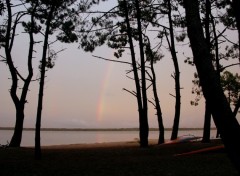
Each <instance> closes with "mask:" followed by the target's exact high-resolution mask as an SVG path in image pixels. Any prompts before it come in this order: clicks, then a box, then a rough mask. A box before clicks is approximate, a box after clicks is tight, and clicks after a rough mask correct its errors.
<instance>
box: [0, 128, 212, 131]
mask: <svg viewBox="0 0 240 176" xmlns="http://www.w3.org/2000/svg"><path fill="white" fill-rule="evenodd" d="M13 129H14V128H13V127H0V130H13ZM211 129H212V130H215V129H216V128H211ZM23 130H24V131H34V130H35V128H24V129H23ZM41 130H42V131H139V129H138V128H42V129H41ZM149 130H150V131H158V128H150V129H149ZM165 130H166V131H171V130H172V128H165ZM179 130H180V131H193V130H203V128H179Z"/></svg>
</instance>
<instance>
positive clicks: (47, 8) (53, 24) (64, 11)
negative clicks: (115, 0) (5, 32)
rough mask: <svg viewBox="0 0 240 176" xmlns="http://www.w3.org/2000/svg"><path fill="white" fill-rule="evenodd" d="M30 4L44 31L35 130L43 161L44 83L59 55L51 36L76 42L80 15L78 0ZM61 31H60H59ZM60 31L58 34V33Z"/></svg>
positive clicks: (37, 155) (42, 0) (38, 154)
mask: <svg viewBox="0 0 240 176" xmlns="http://www.w3.org/2000/svg"><path fill="white" fill-rule="evenodd" d="M26 2H28V3H30V7H29V11H30V12H31V9H35V10H34V12H36V13H34V14H33V13H31V15H32V16H34V17H35V18H36V20H37V22H38V23H39V25H40V26H41V30H42V31H43V32H42V33H43V46H42V59H41V61H40V66H39V69H40V83H39V95H38V96H39V97H38V107H37V117H36V130H35V158H36V159H41V143H40V131H41V117H42V104H43V92H44V82H45V77H46V69H47V68H48V69H49V68H52V67H53V66H54V62H53V61H54V57H56V55H57V53H56V52H54V51H53V50H51V49H50V47H51V41H50V36H51V35H53V34H55V35H56V38H57V40H59V41H61V42H65V43H72V42H76V41H77V40H78V39H77V35H76V34H75V33H74V30H75V24H76V22H77V16H78V13H77V11H76V10H75V7H74V5H76V4H74V3H75V2H76V0H68V1H63V0H58V1H54V0H51V1H46V0H37V1H35V0H27V1H26ZM59 29H60V30H59ZM57 31H59V32H58V33H57V34H56V32H57Z"/></svg>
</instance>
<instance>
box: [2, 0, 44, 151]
mask: <svg viewBox="0 0 240 176" xmlns="http://www.w3.org/2000/svg"><path fill="white" fill-rule="evenodd" d="M20 5H21V3H20ZM1 6H2V5H1ZM5 6H6V11H7V19H6V23H4V22H3V24H2V27H1V46H3V47H4V49H5V59H4V60H3V61H4V62H6V63H7V65H8V68H9V71H10V73H11V80H12V86H11V89H10V95H11V98H12V100H13V103H14V105H15V109H16V122H15V128H14V133H13V136H12V139H11V141H10V144H9V146H10V147H20V144H21V140H22V130H23V122H24V109H25V104H26V103H27V93H28V91H29V85H30V82H31V80H32V76H33V68H32V59H33V52H34V44H35V41H34V37H33V35H34V34H36V33H38V32H39V30H40V29H39V28H38V26H37V25H36V23H35V20H34V14H35V10H36V8H35V7H33V9H32V12H31V15H30V20H29V21H28V22H21V20H22V17H24V16H26V15H28V14H29V13H28V12H27V11H19V10H18V11H17V12H16V13H14V14H13V12H12V10H13V8H14V4H12V3H11V1H10V0H6V1H5ZM19 24H22V25H23V27H24V31H25V32H26V33H28V35H29V51H28V56H27V60H28V61H27V69H28V75H27V77H26V78H24V77H23V76H22V75H21V73H20V72H19V71H18V69H17V66H16V65H15V64H14V61H13V57H12V49H13V46H14V44H15V39H16V30H17V27H19ZM19 80H21V81H22V83H23V87H22V89H21V91H19ZM19 92H20V93H19Z"/></svg>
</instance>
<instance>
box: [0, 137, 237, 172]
mask: <svg viewBox="0 0 240 176" xmlns="http://www.w3.org/2000/svg"><path fill="white" fill-rule="evenodd" d="M150 143H151V142H150ZM154 143H157V141H154ZM220 145H222V143H221V142H220V141H219V140H215V141H212V142H211V143H208V144H203V143H201V142H188V143H178V144H164V145H154V144H150V147H148V148H139V144H138V143H137V142H125V143H104V144H80V145H66V146H51V147H43V150H42V152H43V158H42V160H41V161H39V160H34V159H33V158H34V157H33V155H34V149H33V148H6V149H4V148H0V156H1V159H0V167H1V171H0V172H1V175H2V176H6V175H7V176H9V175H17V176H21V175H24V176H28V175H31V176H33V175H34V176H48V175H49V176H53V175H68V176H70V175H81V176H83V175H86V176H91V175H94V176H95V175H98V176H101V175H104V176H108V175H112V176H120V175H124V176H127V175H132V176H141V175H144V176H146V175H147V176H151V175H161V176H176V175H184V176H188V175H189V176H193V175H194V176H200V175H202V176H211V175H212V176H216V175H217V176H226V175H227V176H236V175H238V172H237V170H236V169H235V168H234V167H233V166H232V164H231V162H230V160H229V158H228V157H227V155H226V153H225V151H224V149H216V150H214V151H208V152H201V153H198V154H191V155H182V156H176V154H181V153H186V152H189V151H193V150H198V149H202V148H208V147H212V146H220Z"/></svg>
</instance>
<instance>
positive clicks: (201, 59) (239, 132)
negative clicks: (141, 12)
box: [184, 0, 240, 171]
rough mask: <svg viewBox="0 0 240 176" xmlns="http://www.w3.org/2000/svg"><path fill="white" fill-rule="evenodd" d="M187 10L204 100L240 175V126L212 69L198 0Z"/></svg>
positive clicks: (189, 3)
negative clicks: (208, 105)
mask: <svg viewBox="0 0 240 176" xmlns="http://www.w3.org/2000/svg"><path fill="white" fill-rule="evenodd" d="M184 6H185V9H186V19H187V31H188V36H189V39H190V43H191V47H192V52H193V56H194V63H195V65H196V68H197V71H198V75H199V79H200V84H201V86H202V89H203V94H204V97H205V99H206V101H207V102H208V103H209V104H210V108H211V112H212V116H213V120H214V122H215V124H216V127H217V129H218V130H219V131H220V134H221V138H222V141H223V143H224V145H225V148H226V150H227V153H228V155H229V157H230V159H231V160H232V162H233V163H234V164H235V166H236V168H237V169H238V170H239V171H240V150H239V149H240V140H239V139H240V126H239V123H238V121H237V119H236V118H235V117H234V115H233V113H232V111H231V108H230V105H229V103H228V101H227V99H226V97H225V95H224V92H223V90H222V87H221V84H220V82H219V81H218V78H217V72H216V71H215V70H214V67H213V65H212V61H211V56H210V53H209V50H208V48H207V44H206V40H205V38H204V34H203V29H202V25H201V19H200V14H199V4H198V0H184ZM196 32H197V34H198V35H196Z"/></svg>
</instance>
